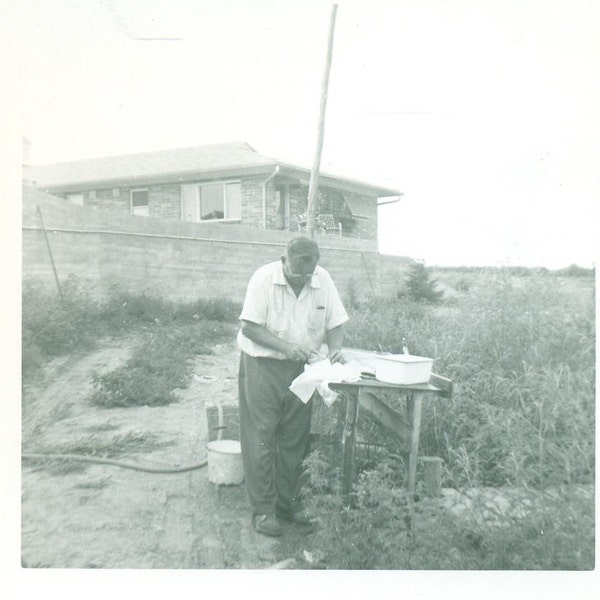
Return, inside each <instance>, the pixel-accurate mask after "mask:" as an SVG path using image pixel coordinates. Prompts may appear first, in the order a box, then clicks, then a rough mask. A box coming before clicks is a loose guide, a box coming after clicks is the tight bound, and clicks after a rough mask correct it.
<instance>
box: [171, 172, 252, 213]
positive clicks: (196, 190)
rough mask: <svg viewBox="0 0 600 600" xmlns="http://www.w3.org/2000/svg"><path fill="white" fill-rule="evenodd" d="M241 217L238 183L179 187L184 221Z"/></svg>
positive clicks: (226, 182)
mask: <svg viewBox="0 0 600 600" xmlns="http://www.w3.org/2000/svg"><path fill="white" fill-rule="evenodd" d="M241 216H242V185H241V183H240V182H239V181H233V182H232V181H220V182H218V183H194V184H186V185H182V186H181V218H182V219H183V220H184V221H214V220H239V219H240V218H241Z"/></svg>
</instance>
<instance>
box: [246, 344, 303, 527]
mask: <svg viewBox="0 0 600 600" xmlns="http://www.w3.org/2000/svg"><path fill="white" fill-rule="evenodd" d="M303 370H304V365H303V364H302V363H299V362H297V361H291V360H278V359H274V358H254V357H252V356H248V355H247V354H245V353H244V352H242V355H241V358H240V371H239V402H240V441H241V446H242V459H243V462H244V474H245V476H246V488H247V490H248V496H249V498H250V504H251V505H252V509H253V514H255V515H258V514H272V513H274V512H275V510H276V509H281V510H290V509H291V510H294V509H295V507H297V506H298V505H297V499H298V494H299V491H300V475H301V463H302V460H303V459H304V458H305V456H306V453H307V452H308V442H309V434H310V418H311V410H312V400H310V401H309V402H308V403H307V404H304V403H303V402H301V401H300V400H299V399H298V398H297V397H296V396H294V394H292V393H291V392H290V391H289V389H288V388H289V386H290V384H291V383H292V381H293V380H294V379H295V378H296V377H297V376H298V375H300V373H302V371H303Z"/></svg>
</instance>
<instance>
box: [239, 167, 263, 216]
mask: <svg viewBox="0 0 600 600" xmlns="http://www.w3.org/2000/svg"><path fill="white" fill-rule="evenodd" d="M264 180H265V178H264V177H254V178H251V179H250V178H246V179H242V223H244V224H246V225H251V226H254V227H262V221H263V210H262V201H263V196H262V194H263V186H262V184H263V181H264Z"/></svg>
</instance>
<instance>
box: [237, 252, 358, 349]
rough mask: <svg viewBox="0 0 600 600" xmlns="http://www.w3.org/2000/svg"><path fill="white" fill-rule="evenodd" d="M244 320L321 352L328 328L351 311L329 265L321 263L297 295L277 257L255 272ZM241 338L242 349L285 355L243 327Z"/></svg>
mask: <svg viewBox="0 0 600 600" xmlns="http://www.w3.org/2000/svg"><path fill="white" fill-rule="evenodd" d="M240 320H244V321H251V322H252V323H256V324H258V325H261V326H262V327H266V328H267V329H268V330H269V331H270V332H271V333H273V334H274V335H276V336H277V337H280V338H282V339H284V340H286V341H287V342H293V343H297V344H301V345H302V346H304V347H307V348H312V349H313V350H314V352H315V353H318V351H319V349H320V348H321V345H322V344H323V341H324V340H325V332H326V331H329V330H331V329H334V328H335V327H337V326H338V325H342V324H343V323H345V322H346V321H348V314H347V313H346V310H345V309H344V305H343V304H342V301H341V300H340V297H339V294H338V291H337V289H336V287H335V284H334V283H333V280H332V279H331V276H330V275H329V273H328V272H327V271H326V270H325V269H323V268H322V267H319V266H318V267H317V268H316V269H315V272H314V274H313V276H312V277H311V280H310V282H309V283H308V284H307V285H305V286H304V288H303V289H302V291H301V292H300V295H299V296H298V297H296V294H294V291H293V290H292V288H291V287H290V285H289V284H288V282H287V281H286V279H285V276H284V274H283V264H282V263H281V261H277V262H272V263H269V264H267V265H264V266H262V267H260V268H259V269H257V270H256V271H255V273H254V275H252V277H251V279H250V282H249V283H248V289H247V290H246V298H245V300H244V306H243V308H242V313H241V315H240ZM237 340H238V345H239V347H240V349H241V350H242V351H243V352H245V353H246V354H249V355H250V356H255V357H270V358H279V359H284V358H285V355H283V354H282V353H281V352H278V351H277V350H272V349H271V348H266V347H265V346H261V345H260V344H257V343H256V342H253V341H252V340H250V339H248V338H247V337H246V336H245V335H244V334H243V333H242V332H241V331H240V332H239V333H238V337H237Z"/></svg>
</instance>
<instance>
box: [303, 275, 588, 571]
mask: <svg viewBox="0 0 600 600" xmlns="http://www.w3.org/2000/svg"><path fill="white" fill-rule="evenodd" d="M437 275H438V276H439V282H440V285H441V286H442V287H443V288H444V289H445V290H447V291H448V293H446V294H445V296H444V300H443V301H442V303H441V304H440V305H438V306H434V305H431V304H423V303H420V302H413V301H411V300H409V299H407V298H406V297H405V296H402V295H400V296H399V297H398V298H389V299H381V298H379V299H375V300H369V301H364V302H357V301H354V303H353V306H351V307H350V312H351V321H350V324H349V326H348V332H347V338H346V342H345V343H346V344H347V345H348V346H351V347H358V348H364V349H369V350H379V351H388V352H394V353H398V352H401V350H402V338H406V339H407V341H408V346H409V349H410V352H411V353H412V354H417V355H423V356H429V357H432V358H434V359H435V363H434V371H435V372H437V373H439V374H441V375H444V376H447V377H450V378H451V379H452V380H453V381H454V386H455V387H454V394H453V397H452V398H451V399H445V400H442V399H430V400H428V401H427V402H426V405H425V407H424V419H423V423H422V429H421V450H420V453H421V455H429V456H439V457H441V458H443V459H444V462H445V473H444V481H443V485H444V486H446V487H451V488H456V489H458V490H464V489H468V488H479V487H483V486H488V487H494V488H503V487H505V486H511V487H516V488H519V489H522V490H528V492H527V493H528V494H530V497H531V502H533V501H534V500H535V499H537V498H538V495H539V494H540V493H541V491H543V490H547V489H548V488H550V487H552V486H564V488H563V489H564V493H562V494H561V495H560V496H558V497H554V498H552V499H551V500H548V501H545V502H541V503H540V502H538V501H537V500H536V504H535V506H536V509H535V511H530V512H529V513H527V514H525V515H523V516H522V517H521V518H519V519H517V520H514V519H509V518H508V517H506V518H504V519H503V517H502V515H500V517H501V520H503V523H502V524H501V526H497V525H495V526H492V525H490V524H485V523H484V524H479V526H478V527H475V528H473V527H472V524H471V525H466V524H465V523H463V522H460V521H457V520H455V519H451V518H450V517H449V515H448V514H447V512H446V511H441V510H440V511H433V513H432V514H429V515H428V516H427V518H426V519H424V518H423V515H416V518H417V522H418V521H419V519H421V522H422V523H424V526H423V527H420V528H419V527H417V528H416V530H415V531H414V535H411V532H410V531H409V529H408V528H407V526H406V517H407V511H408V509H407V503H406V501H405V499H404V498H403V495H402V494H403V492H402V490H403V483H404V482H403V481H401V480H399V479H398V477H397V476H398V473H399V472H400V473H402V472H403V470H402V469H399V468H398V464H396V465H395V467H394V468H392V467H393V466H394V463H393V462H389V461H385V460H383V461H382V460H381V456H379V457H378V458H377V460H373V457H372V456H371V457H369V456H368V455H365V454H364V452H363V453H362V456H361V455H360V454H359V456H358V460H357V462H358V464H359V467H360V468H359V472H360V473H359V477H358V479H357V482H356V485H357V494H358V510H352V511H349V512H346V513H344V511H340V504H339V498H338V494H337V491H336V490H331V489H328V488H327V487H326V486H324V485H323V483H324V482H328V481H331V480H333V479H335V477H336V474H335V473H334V472H332V471H328V470H327V469H328V468H329V469H331V468H333V466H335V465H337V464H338V462H339V458H338V454H337V453H336V450H335V448H334V449H333V450H331V449H330V448H327V447H319V451H321V454H317V457H318V458H315V457H314V456H313V457H311V459H309V461H308V462H307V470H308V474H309V477H311V478H312V483H313V485H312V486H311V487H309V494H308V497H307V502H308V503H309V504H312V508H313V509H314V510H315V512H316V514H319V515H322V517H323V518H322V528H321V530H320V531H319V532H317V533H316V534H315V536H314V537H312V536H311V543H312V544H313V547H312V548H311V550H313V551H315V552H320V553H321V554H323V555H324V556H326V557H327V559H326V560H325V562H324V565H322V566H321V568H333V569H335V568H342V569H345V568H352V569H363V568H369V569H372V568H381V569H385V568H390V569H426V568H430V569H438V568H448V569H590V568H593V565H594V503H593V499H590V498H581V497H577V496H573V492H572V490H573V489H574V486H575V485H576V484H584V485H590V484H593V483H594V470H595V443H594V442H595V428H594V423H595V418H594V415H595V406H594V397H595V314H594V281H593V279H592V278H591V277H590V276H589V274H588V275H587V276H586V275H585V274H582V273H580V271H579V270H574V269H571V270H570V271H568V272H566V273H563V274H561V275H553V274H551V273H548V272H546V271H528V272H525V271H517V272H510V271H506V270H486V271H478V272H476V273H474V272H472V271H468V270H467V271H464V272H462V271H459V272H448V271H442V272H440V273H439V274H437ZM378 435H379V434H378V431H377V428H375V429H373V424H372V423H370V424H368V425H367V424H365V425H364V426H363V427H362V430H361V436H362V437H363V439H365V438H366V439H367V440H368V439H369V436H371V439H373V440H374V441H376V440H377V438H378ZM391 473H395V475H394V476H392V475H391ZM542 532H543V533H542Z"/></svg>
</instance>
